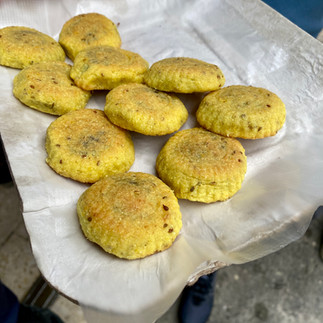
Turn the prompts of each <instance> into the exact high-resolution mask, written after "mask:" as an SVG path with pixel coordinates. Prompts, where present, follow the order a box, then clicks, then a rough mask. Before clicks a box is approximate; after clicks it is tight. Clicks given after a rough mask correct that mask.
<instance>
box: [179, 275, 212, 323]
mask: <svg viewBox="0 0 323 323" xmlns="http://www.w3.org/2000/svg"><path fill="white" fill-rule="evenodd" d="M215 278H216V273H215V272H214V273H212V274H209V275H205V276H202V277H200V278H199V279H198V281H197V282H196V283H195V284H194V285H192V286H188V287H185V289H184V291H183V293H182V296H181V302H180V305H179V312H178V315H179V320H180V322H181V323H205V322H206V321H207V320H208V318H209V316H210V314H211V311H212V307H213V300H214V286H215Z"/></svg>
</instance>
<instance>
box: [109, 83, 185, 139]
mask: <svg viewBox="0 0 323 323" xmlns="http://www.w3.org/2000/svg"><path fill="white" fill-rule="evenodd" d="M104 112H105V114H106V115H107V116H108V118H109V120H110V121H111V122H112V123H114V124H115V125H117V126H120V127H122V128H124V129H127V130H131V131H136V132H139V133H142V134H144V135H150V136H161V135H166V134H170V133H172V132H175V131H177V130H178V129H179V128H180V127H181V126H182V125H183V124H184V123H185V121H186V120H187V117H188V112H187V110H186V108H185V106H184V104H183V103H182V101H181V100H180V99H179V98H178V97H177V96H175V95H174V94H167V93H165V92H161V91H157V90H155V89H152V88H150V87H148V86H147V85H144V84H136V83H130V84H123V85H120V86H118V87H116V88H114V89H113V90H111V91H110V92H109V93H108V94H107V96H106V105H105V108H104Z"/></svg>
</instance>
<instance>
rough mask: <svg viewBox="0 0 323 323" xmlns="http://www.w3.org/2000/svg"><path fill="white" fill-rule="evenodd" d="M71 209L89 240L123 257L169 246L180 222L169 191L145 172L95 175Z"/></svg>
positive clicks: (127, 257) (146, 254)
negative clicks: (76, 214)
mask: <svg viewBox="0 0 323 323" xmlns="http://www.w3.org/2000/svg"><path fill="white" fill-rule="evenodd" d="M77 213H78V217H79V221H80V224H81V227H82V230H83V233H84V235H85V236H86V237H87V238H88V239H89V240H90V241H92V242H95V243H97V244H98V245H99V246H101V247H102V248H103V249H104V250H105V251H106V252H108V253H111V254H113V255H115V256H117V257H120V258H126V259H138V258H143V257H146V256H149V255H152V254H154V253H156V252H159V251H163V250H165V249H167V248H169V247H170V246H171V245H172V244H173V242H174V240H175V238H176V237H177V235H178V234H179V232H180V229H181V227H182V218H181V213H180V208H179V204H178V201H177V198H176V197H175V195H174V193H173V192H172V190H171V189H170V188H169V187H168V186H167V185H166V184H164V183H163V182H162V181H161V180H160V179H158V178H157V177H155V176H153V175H150V174H146V173H134V172H128V173H123V174H117V175H112V176H107V177H105V178H103V179H101V180H100V181H98V182H96V183H95V184H93V185H92V186H91V187H90V188H88V189H87V190H86V191H85V192H84V193H83V194H82V195H81V197H80V198H79V200H78V203H77Z"/></svg>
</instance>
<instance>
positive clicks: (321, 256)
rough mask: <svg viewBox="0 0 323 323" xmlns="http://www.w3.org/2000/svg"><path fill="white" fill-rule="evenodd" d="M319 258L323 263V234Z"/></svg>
mask: <svg viewBox="0 0 323 323" xmlns="http://www.w3.org/2000/svg"><path fill="white" fill-rule="evenodd" d="M319 256H320V258H321V260H322V261H323V233H322V238H321V245H320V250H319Z"/></svg>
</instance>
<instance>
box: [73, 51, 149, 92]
mask: <svg viewBox="0 0 323 323" xmlns="http://www.w3.org/2000/svg"><path fill="white" fill-rule="evenodd" d="M148 66H149V65H148V62H146V61H145V60H144V59H143V58H142V57H141V56H140V55H139V54H137V53H133V52H130V51H127V50H124V49H120V48H114V47H111V46H96V47H90V48H89V49H84V50H82V51H81V52H79V54H78V55H77V56H76V57H75V60H74V66H73V67H72V70H71V77H72V79H74V81H75V83H76V84H77V85H78V86H79V87H81V88H82V89H84V90H111V89H113V88H115V87H117V86H118V85H121V84H123V83H143V79H144V73H145V72H146V71H147V69H148Z"/></svg>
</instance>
